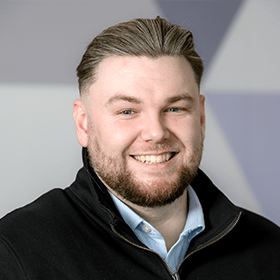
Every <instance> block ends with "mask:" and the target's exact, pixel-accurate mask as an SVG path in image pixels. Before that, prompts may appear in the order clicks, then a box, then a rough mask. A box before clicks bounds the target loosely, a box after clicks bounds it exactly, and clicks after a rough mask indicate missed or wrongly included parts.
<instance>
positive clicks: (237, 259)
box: [0, 17, 280, 280]
mask: <svg viewBox="0 0 280 280" xmlns="http://www.w3.org/2000/svg"><path fill="white" fill-rule="evenodd" d="M202 72H203V64H202V61H201V59H200V57H199V56H198V54H197V53H196V52H195V49H194V44H193V38H192V34H191V32H190V31H187V30H182V29H180V28H179V26H175V25H172V24H170V23H169V22H167V21H165V20H163V19H161V18H159V17H157V18H156V19H155V20H149V19H147V20H144V19H136V20H132V21H129V22H125V23H120V24H118V25H116V26H113V27H110V28H108V29H106V30H105V31H103V32H102V33H101V34H100V35H98V36H97V37H96V38H94V40H93V41H92V42H91V44H90V45H89V46H88V48H87V50H86V52H85V54H84V56H83V58H82V61H81V63H80V65H79V66H78V68H77V75H78V77H79V86H80V93H81V99H80V100H76V101H75V102H74V119H75V123H76V132H77V136H78V141H79V143H80V144H81V145H82V146H83V147H84V148H83V160H84V167H83V168H82V169H81V170H80V171H79V173H78V175H77V178H76V180H75V182H74V183H73V184H72V185H71V186H70V187H68V188H66V189H65V190H58V189H56V190H52V191H50V192H49V193H47V194H45V195H43V196H42V197H40V198H39V199H38V200H37V201H35V202H33V203H31V204H30V205H28V206H26V207H24V208H22V209H20V210H17V211H15V212H13V213H11V214H9V215H7V216H6V217H5V218H3V219H2V221H1V222H0V279H3V280H6V279H30V280H33V279H42V280H43V279H48V280H49V279H75V280H79V279H215V280H217V279H246V280H247V279H254V280H256V279H280V268H279V263H280V229H279V228H278V227H277V226H275V225H274V224H272V223H271V222H269V221H267V220H266V219H264V218H262V217H260V216H257V215H256V214H253V213H250V212H249V211H246V210H244V209H240V208H238V207H236V206H234V205H233V204H232V203H231V202H230V201H229V200H228V199H227V198H226V197H224V195H223V194H222V193H221V192H220V191H219V190H218V189H217V188H216V187H215V186H214V185H213V184H212V182H211V181H210V179H208V178H207V176H206V175H205V174H204V173H203V172H202V171H201V170H200V169H199V164H200V160H201V155H202V146H203V140H204V137H205V113H204V100H205V97H204V96H203V95H200V92H199V88H200V81H201V76H202Z"/></svg>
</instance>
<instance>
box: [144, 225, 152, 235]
mask: <svg viewBox="0 0 280 280" xmlns="http://www.w3.org/2000/svg"><path fill="white" fill-rule="evenodd" d="M142 229H143V230H144V231H145V232H147V233H148V232H150V231H151V228H150V227H149V226H147V225H144V226H143V228H142Z"/></svg>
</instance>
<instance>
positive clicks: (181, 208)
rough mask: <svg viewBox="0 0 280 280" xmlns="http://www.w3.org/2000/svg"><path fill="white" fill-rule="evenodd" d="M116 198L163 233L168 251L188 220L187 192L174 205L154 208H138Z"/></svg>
mask: <svg viewBox="0 0 280 280" xmlns="http://www.w3.org/2000/svg"><path fill="white" fill-rule="evenodd" d="M114 195H116V194H115V193H114ZM116 196H117V197H118V198H119V199H120V200H122V201H123V202H124V203H125V204H126V205H127V206H128V207H130V208H131V209H132V210H133V211H134V212H135V213H136V214H138V215H139V216H140V217H141V218H143V219H144V220H145V221H147V222H148V223H149V224H151V225H152V226H153V227H154V228H155V229H157V230H158V231H159V232H160V233H161V235H162V237H163V238H164V240H165V244H166V248H167V251H169V249H170V248H171V247H172V246H173V245H174V244H175V243H176V242H177V240H178V238H179V236H180V234H181V232H182V231H183V229H184V227H185V224H186V220H187V214H188V213H187V190H185V192H184V193H183V195H182V196H181V197H179V198H177V199H176V200H175V201H174V202H173V203H171V204H168V205H165V206H161V207H154V208H148V207H142V206H138V205H135V204H133V203H131V202H129V201H125V200H123V199H122V198H121V197H119V196H118V195H116Z"/></svg>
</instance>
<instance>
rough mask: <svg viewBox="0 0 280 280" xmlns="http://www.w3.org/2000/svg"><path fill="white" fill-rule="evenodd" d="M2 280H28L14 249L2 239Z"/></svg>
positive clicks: (0, 246) (0, 275)
mask: <svg viewBox="0 0 280 280" xmlns="http://www.w3.org/2000/svg"><path fill="white" fill-rule="evenodd" d="M0 279H1V280H27V277H26V276H25V273H24V271H23V267H22V264H21V262H20V260H19V259H18V258H17V256H16V253H15V252H14V250H13V248H12V247H11V246H10V245H9V244H8V242H6V241H5V240H4V239H2V238H1V237H0Z"/></svg>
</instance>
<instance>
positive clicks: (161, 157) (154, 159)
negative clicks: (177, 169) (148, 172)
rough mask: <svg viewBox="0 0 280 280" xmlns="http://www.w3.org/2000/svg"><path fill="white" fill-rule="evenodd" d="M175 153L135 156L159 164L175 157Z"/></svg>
mask: <svg viewBox="0 0 280 280" xmlns="http://www.w3.org/2000/svg"><path fill="white" fill-rule="evenodd" d="M173 155H174V153H170V154H163V155H159V156H153V155H149V156H133V157H134V158H135V159H136V160H138V161H141V162H144V163H147V164H157V163H163V162H166V161H168V160H170V159H171V158H172V157H173Z"/></svg>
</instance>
